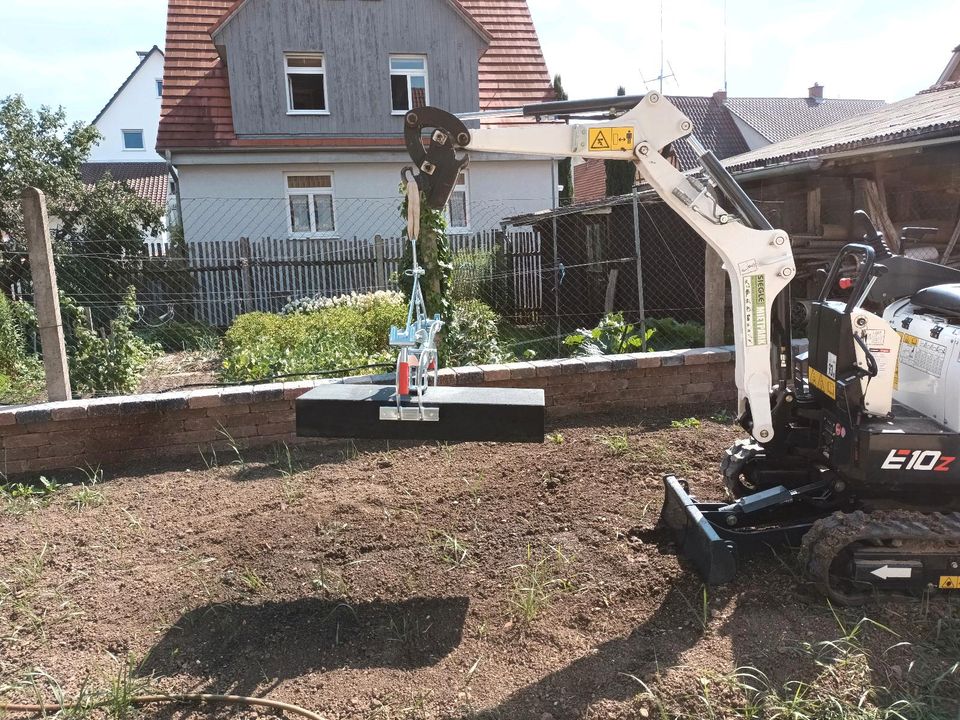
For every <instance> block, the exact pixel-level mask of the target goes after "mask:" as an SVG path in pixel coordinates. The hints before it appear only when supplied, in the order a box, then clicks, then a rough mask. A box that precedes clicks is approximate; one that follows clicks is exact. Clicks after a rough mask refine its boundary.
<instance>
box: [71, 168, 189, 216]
mask: <svg viewBox="0 0 960 720" xmlns="http://www.w3.org/2000/svg"><path fill="white" fill-rule="evenodd" d="M108 173H109V175H110V177H111V178H113V179H114V180H116V181H117V182H122V183H126V185H127V186H128V187H129V188H130V189H131V190H133V192H135V193H136V194H137V195H139V196H140V197H142V198H143V199H144V200H148V201H150V202H152V203H153V204H154V205H156V206H157V207H159V208H166V206H167V186H168V183H169V180H170V177H169V173H170V171H169V169H168V168H167V164H166V163H163V162H123V163H118V162H115V163H84V164H83V165H81V166H80V179H81V180H83V184H84V185H87V186H88V187H90V186H93V185H96V184H97V183H98V182H100V180H102V179H103V177H104V176H105V175H107V174H108Z"/></svg>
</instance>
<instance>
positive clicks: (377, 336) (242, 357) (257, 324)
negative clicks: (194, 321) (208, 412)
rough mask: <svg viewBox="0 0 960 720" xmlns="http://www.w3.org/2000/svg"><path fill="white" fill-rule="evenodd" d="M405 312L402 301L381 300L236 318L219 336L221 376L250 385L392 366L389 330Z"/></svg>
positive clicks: (391, 298)
mask: <svg viewBox="0 0 960 720" xmlns="http://www.w3.org/2000/svg"><path fill="white" fill-rule="evenodd" d="M406 312H407V308H406V305H405V304H404V303H403V301H402V299H398V298H396V297H387V296H381V297H378V298H374V299H371V300H370V301H369V302H363V303H359V304H352V305H338V306H334V307H327V308H321V309H316V310H313V311H310V312H297V313H295V314H291V315H275V314H270V313H249V314H247V315H241V316H240V317H238V318H237V319H236V320H234V322H233V325H231V326H230V329H229V330H227V333H226V335H225V336H224V339H223V369H222V371H221V375H222V377H223V379H225V380H228V381H232V382H250V381H256V380H263V379H265V378H268V377H272V376H276V375H290V374H293V373H305V374H306V373H311V372H317V373H320V372H326V371H335V370H340V369H344V368H353V367H360V366H363V365H370V364H374V363H392V362H393V360H394V353H393V351H392V350H391V349H390V348H389V338H390V327H391V326H392V325H398V326H403V325H405V324H406Z"/></svg>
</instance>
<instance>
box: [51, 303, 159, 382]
mask: <svg viewBox="0 0 960 720" xmlns="http://www.w3.org/2000/svg"><path fill="white" fill-rule="evenodd" d="M60 307H61V311H62V313H63V315H64V321H65V322H67V323H68V324H69V326H70V334H69V341H70V342H69V343H68V346H67V360H68V362H69V365H70V380H71V384H72V386H73V392H74V394H78V395H124V394H127V393H132V392H136V390H137V387H138V386H139V385H140V379H141V377H142V376H143V370H144V368H146V366H147V363H148V362H149V361H150V360H151V359H152V358H154V357H156V356H157V354H158V353H159V348H158V347H157V346H155V345H151V344H149V343H147V342H146V341H144V340H143V339H142V338H141V337H139V336H138V335H137V334H136V333H135V332H134V331H133V325H134V323H135V322H136V320H137V314H138V313H137V294H136V291H135V290H134V289H133V288H132V287H130V288H127V294H126V296H125V297H124V300H123V304H122V305H120V307H119V309H118V310H117V313H116V316H115V317H114V318H113V319H112V320H111V321H110V326H109V329H107V328H104V329H103V330H102V331H101V332H100V333H98V332H96V331H95V330H91V329H90V328H89V327H88V326H87V323H86V317H85V314H84V312H83V308H81V307H80V306H78V305H77V304H76V302H74V301H73V300H72V299H71V298H69V297H67V296H66V295H64V294H62V293H61V296H60Z"/></svg>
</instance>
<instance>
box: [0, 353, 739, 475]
mask: <svg viewBox="0 0 960 720" xmlns="http://www.w3.org/2000/svg"><path fill="white" fill-rule="evenodd" d="M733 378H734V364H733V353H732V351H731V350H730V349H729V348H699V349H694V350H674V351H669V352H657V353H638V354H632V355H607V356H603V357H596V358H571V359H565V360H543V361H535V362H523V363H512V364H509V365H483V366H479V367H462V368H451V369H445V370H442V371H441V373H440V383H441V384H443V385H464V386H489V387H525V388H543V390H544V391H545V395H546V403H547V417H548V418H549V419H557V418H562V417H569V416H571V415H578V414H590V413H599V412H607V411H611V410H627V409H633V410H636V409H645V408H655V407H661V406H665V405H677V404H681V405H682V404H690V405H694V404H703V403H717V404H730V403H731V402H732V401H734V400H735V399H736V388H735V387H734V383H733ZM322 382H340V381H309V382H296V383H275V384H269V385H255V386H244V387H231V388H214V389H209V390H193V391H189V392H170V393H160V394H151V395H135V396H128V397H118V398H97V399H94V400H72V401H69V402H59V403H46V404H43V405H30V406H20V407H6V408H3V409H0V471H2V472H3V473H4V475H6V476H8V477H9V476H11V475H19V474H24V473H40V472H48V471H51V470H58V469H64V468H75V467H83V466H86V465H87V464H89V465H91V466H94V467H95V466H97V465H101V466H103V467H108V466H116V465H119V464H123V463H127V462H137V461H143V460H151V459H157V458H173V457H188V456H191V457H193V458H196V457H197V456H198V448H201V447H202V448H204V449H206V448H208V447H209V446H210V444H211V443H212V444H213V445H214V446H215V447H217V448H218V450H219V449H226V448H227V447H228V443H229V440H228V439H227V435H229V437H230V438H232V439H233V440H234V441H235V442H236V443H238V444H240V445H242V446H244V447H258V446H267V445H272V444H274V443H278V442H288V443H290V442H294V441H296V440H297V438H296V433H295V424H294V400H295V399H296V398H297V397H299V396H300V395H301V394H303V393H304V392H306V391H307V390H309V389H310V388H312V387H314V386H315V385H318V384H320V383H322ZM345 382H363V383H370V382H379V383H383V384H390V383H392V378H390V377H389V376H377V377H364V378H351V379H349V380H346V381H345ZM313 442H317V441H313ZM320 442H322V441H320Z"/></svg>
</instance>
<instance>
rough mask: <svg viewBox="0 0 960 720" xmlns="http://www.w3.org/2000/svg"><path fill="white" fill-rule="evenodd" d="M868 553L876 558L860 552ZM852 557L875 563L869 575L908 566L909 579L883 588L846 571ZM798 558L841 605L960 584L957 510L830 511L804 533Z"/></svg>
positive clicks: (877, 582)
mask: <svg viewBox="0 0 960 720" xmlns="http://www.w3.org/2000/svg"><path fill="white" fill-rule="evenodd" d="M871 554H872V555H873V556H875V557H877V558H880V559H878V560H871V559H869V557H867V558H865V557H864V556H865V555H867V556H869V555H871ZM857 562H860V563H861V564H863V563H871V562H872V563H874V564H876V565H877V566H878V569H876V570H873V571H872V575H875V576H877V578H882V577H883V574H884V569H886V572H888V573H892V572H896V569H897V568H900V569H902V570H903V571H904V572H906V571H907V570H908V569H909V571H910V573H911V574H910V575H908V576H906V577H909V578H911V580H910V581H909V582H905V581H903V580H901V581H900V582H899V583H896V582H895V583H893V584H894V585H895V586H897V587H894V588H892V589H890V590H888V589H886V588H885V587H883V585H884V583H883V580H874V579H873V578H872V577H871V578H870V581H869V582H868V581H864V580H863V579H862V577H861V578H860V579H857V578H855V577H852V574H854V572H855V571H854V569H853V568H854V567H855V566H856V563H857ZM800 563H801V566H802V567H803V568H804V570H805V571H806V574H807V577H808V578H809V579H810V580H811V581H812V582H813V583H814V584H815V585H816V587H817V589H818V590H819V591H820V592H822V593H823V594H824V595H826V596H827V597H829V598H830V599H831V600H833V601H834V602H837V603H840V604H842V605H861V604H863V603H865V602H868V601H872V600H883V599H884V598H885V597H903V596H909V595H914V596H915V595H916V594H918V591H920V592H922V591H925V590H927V589H930V588H939V589H960V569H958V566H960V513H921V512H914V511H907V510H880V511H873V512H864V511H862V510H858V511H856V512H850V513H843V512H835V513H833V514H831V515H829V516H827V517H825V518H822V519H820V520H818V521H816V522H815V523H814V524H813V525H812V526H811V527H810V530H809V531H808V532H807V533H806V535H804V537H803V542H802V544H801V548H800ZM881 563H883V564H882V565H881ZM868 567H871V566H869V565H868ZM890 568H894V570H890ZM860 570H861V575H863V572H862V568H861V569H860ZM897 577H901V578H902V577H903V576H902V575H898V576H897ZM894 579H896V578H894Z"/></svg>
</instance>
